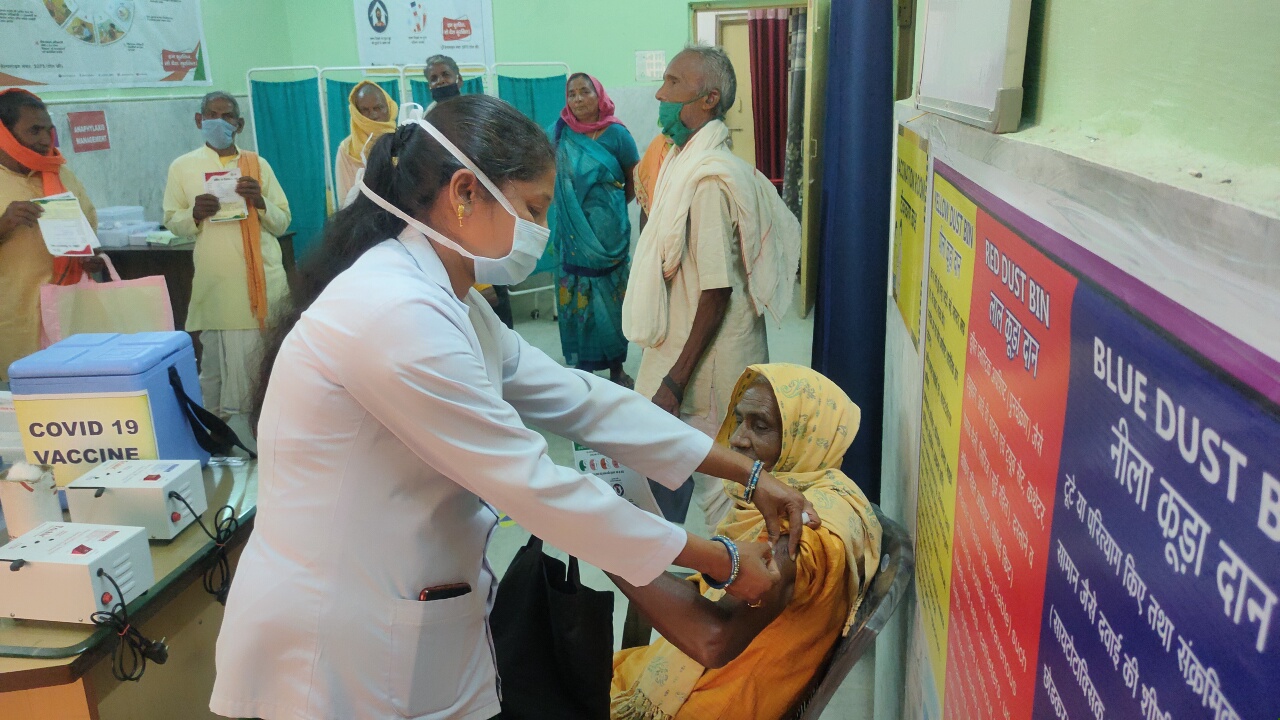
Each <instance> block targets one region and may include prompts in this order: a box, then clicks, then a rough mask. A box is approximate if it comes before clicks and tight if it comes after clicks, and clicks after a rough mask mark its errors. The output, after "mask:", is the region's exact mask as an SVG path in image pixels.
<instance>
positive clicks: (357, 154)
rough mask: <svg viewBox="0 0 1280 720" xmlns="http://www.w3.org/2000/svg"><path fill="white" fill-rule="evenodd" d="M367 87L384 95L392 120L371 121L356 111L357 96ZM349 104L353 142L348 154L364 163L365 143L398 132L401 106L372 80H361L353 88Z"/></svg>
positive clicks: (348, 148) (348, 146)
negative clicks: (397, 119) (397, 117)
mask: <svg viewBox="0 0 1280 720" xmlns="http://www.w3.org/2000/svg"><path fill="white" fill-rule="evenodd" d="M367 87H372V88H377V89H378V92H380V93H382V99H383V100H384V101H385V102H386V103H387V111H388V113H390V114H389V116H388V117H390V118H391V119H390V120H387V121H385V122H378V121H377V120H370V119H369V118H367V117H365V116H364V115H361V114H360V111H359V110H357V109H356V94H357V93H359V92H360V91H361V90H363V89H364V88H367ZM347 103H348V105H349V107H348V110H350V112H351V142H350V143H349V144H348V145H347V154H348V155H350V156H351V157H352V159H354V160H359V161H360V162H361V163H363V162H364V155H363V154H362V153H363V151H364V148H365V143H367V142H369V139H370V138H374V139H377V137H378V136H379V135H384V134H386V133H389V132H395V131H396V115H397V114H398V113H399V112H400V105H399V104H397V103H396V101H395V100H392V99H391V96H390V95H389V94H387V91H386V90H383V89H382V86H380V85H378V83H376V82H373V81H371V80H361V81H360V82H359V83H357V84H356V86H355V87H354V88H351V94H350V95H348V96H347Z"/></svg>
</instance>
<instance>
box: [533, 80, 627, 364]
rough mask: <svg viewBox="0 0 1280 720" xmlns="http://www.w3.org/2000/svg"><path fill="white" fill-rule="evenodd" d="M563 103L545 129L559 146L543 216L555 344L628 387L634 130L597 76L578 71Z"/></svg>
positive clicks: (570, 357) (570, 356) (568, 356)
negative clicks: (625, 327)
mask: <svg viewBox="0 0 1280 720" xmlns="http://www.w3.org/2000/svg"><path fill="white" fill-rule="evenodd" d="M565 99H566V103H565V108H564V110H563V111H561V113H560V119H559V120H557V121H556V124H555V125H554V126H553V127H552V128H550V130H549V131H548V132H549V133H550V134H551V136H552V139H553V140H554V141H555V144H556V194H555V202H554V203H553V204H552V206H551V212H550V213H548V220H549V225H550V227H551V241H552V243H553V247H554V251H555V253H556V260H557V267H556V270H555V275H556V289H557V291H558V292H557V296H558V297H557V300H558V310H559V319H560V345H561V347H562V348H563V350H564V357H565V362H566V363H567V364H569V365H572V366H573V367H576V368H578V369H579V370H586V371H589V372H595V371H598V370H606V369H607V370H609V376H610V379H611V380H613V381H614V382H616V383H618V384H619V385H623V386H625V387H632V386H633V385H634V381H633V380H632V379H631V377H630V376H628V375H627V373H626V371H624V370H623V369H622V364H623V362H624V361H626V359H627V339H626V337H624V336H623V334H622V299H623V296H624V295H626V292H627V275H628V273H629V272H630V258H629V252H630V249H631V219H630V218H629V217H628V216H627V203H629V202H631V200H632V198H634V197H635V189H634V186H633V184H632V183H633V181H632V170H633V169H634V168H635V166H636V163H637V162H639V160H640V154H639V151H637V149H636V142H635V140H634V139H632V137H631V133H630V132H628V131H627V128H626V127H625V126H623V124H622V122H621V121H620V120H618V118H616V117H615V116H614V114H613V110H614V105H613V102H612V101H611V100H610V99H609V96H608V94H607V93H605V91H604V87H603V86H602V85H600V82H599V81H598V80H596V79H595V78H593V77H591V76H590V75H587V74H586V73H577V74H575V75H573V76H571V77H570V78H569V82H568V85H567V87H566V89H565Z"/></svg>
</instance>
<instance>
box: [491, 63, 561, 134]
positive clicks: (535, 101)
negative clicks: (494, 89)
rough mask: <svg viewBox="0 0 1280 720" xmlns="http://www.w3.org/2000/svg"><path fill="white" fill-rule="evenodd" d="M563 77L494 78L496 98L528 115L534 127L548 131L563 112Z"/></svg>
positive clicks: (503, 76)
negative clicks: (545, 128)
mask: <svg viewBox="0 0 1280 720" xmlns="http://www.w3.org/2000/svg"><path fill="white" fill-rule="evenodd" d="M567 80H568V76H566V75H556V76H555V77H544V78H517V77H507V76H505V75H499V76H498V97H500V98H502V99H503V100H506V101H507V102H509V103H511V104H512V105H514V106H515V107H516V109H517V110H519V111H520V112H522V113H524V114H525V115H528V116H529V117H530V118H532V119H533V121H534V122H536V123H538V127H550V126H551V125H553V124H554V123H555V121H556V119H557V118H559V117H560V111H561V110H562V109H564V85H565V82H566V81H567Z"/></svg>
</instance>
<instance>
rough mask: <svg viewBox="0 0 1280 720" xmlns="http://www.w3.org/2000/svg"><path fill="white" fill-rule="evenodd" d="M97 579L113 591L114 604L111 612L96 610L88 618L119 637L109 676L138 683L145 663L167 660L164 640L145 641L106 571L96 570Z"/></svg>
mask: <svg viewBox="0 0 1280 720" xmlns="http://www.w3.org/2000/svg"><path fill="white" fill-rule="evenodd" d="M98 577H104V578H106V579H107V582H109V583H111V587H113V588H115V591H116V600H117V602H116V604H115V606H113V607H112V608H111V610H99V611H98V612H95V613H94V614H93V615H91V616H90V619H92V620H93V624H94V625H100V626H103V627H109V628H111V629H112V630H114V631H115V633H116V635H119V636H120V643H119V644H118V645H116V652H115V656H114V657H112V658H111V674H112V675H114V676H115V678H116V679H117V680H119V681H120V682H137V681H139V680H141V679H142V673H143V672H145V671H146V669H147V661H148V660H150V661H151V662H153V663H155V664H157V665H163V664H165V661H167V660H168V659H169V648H168V646H166V645H165V644H164V641H163V640H156V641H154V642H153V641H151V640H148V639H147V638H146V637H145V636H144V635H143V634H142V633H141V632H140V631H139V630H138V628H136V627H134V626H133V624H132V623H130V622H129V609H128V608H127V607H125V603H124V591H123V590H121V589H120V584H119V583H117V582H116V579H115V578H113V577H111V575H110V574H109V573H107V571H106V570H103V569H101V568H99V569H98Z"/></svg>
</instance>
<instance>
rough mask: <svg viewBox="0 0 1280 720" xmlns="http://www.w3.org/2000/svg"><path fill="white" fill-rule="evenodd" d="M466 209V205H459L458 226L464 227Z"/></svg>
mask: <svg viewBox="0 0 1280 720" xmlns="http://www.w3.org/2000/svg"><path fill="white" fill-rule="evenodd" d="M466 211H467V206H466V205H459V206H458V227H462V216H463V215H464V214H466Z"/></svg>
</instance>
